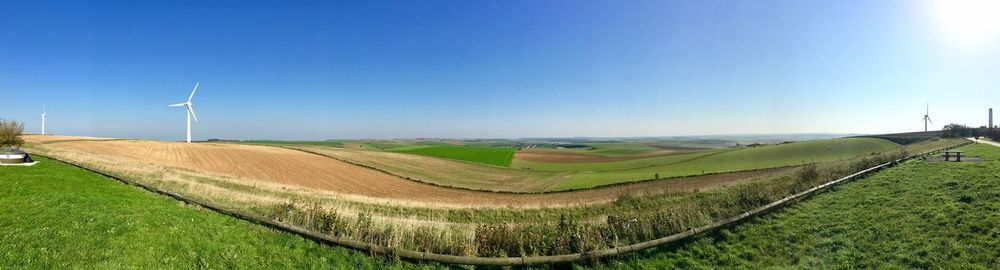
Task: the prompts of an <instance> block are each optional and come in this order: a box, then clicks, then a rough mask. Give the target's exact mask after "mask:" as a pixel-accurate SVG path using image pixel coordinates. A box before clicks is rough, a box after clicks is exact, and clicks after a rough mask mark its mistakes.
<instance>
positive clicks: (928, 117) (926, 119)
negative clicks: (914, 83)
mask: <svg viewBox="0 0 1000 270" xmlns="http://www.w3.org/2000/svg"><path fill="white" fill-rule="evenodd" d="M927 122H930V123H931V124H934V121H931V104H930V103H928V104H927V112H926V113H924V132H927Z"/></svg>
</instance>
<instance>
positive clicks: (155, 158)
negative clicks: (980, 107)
mask: <svg viewBox="0 0 1000 270" xmlns="http://www.w3.org/2000/svg"><path fill="white" fill-rule="evenodd" d="M26 139H27V140H29V141H35V142H39V140H36V138H34V137H29V138H26ZM47 145H49V146H51V147H58V148H60V149H64V150H70V151H79V152H85V153H90V154H97V155H102V156H107V157H112V158H114V159H125V160H131V161H138V162H144V163H151V164H156V165H160V166H165V167H174V168H182V169H188V170H193V171H201V172H207V173H212V174H219V175H225V176H233V177H237V178H246V179H254V180H259V181H267V182H274V183H281V184H291V185H297V186H302V187H308V188H314V189H320V190H327V191H333V192H338V193H343V194H348V195H361V196H366V197H373V198H381V199H390V200H400V201H409V202H423V203H431V204H436V203H440V204H449V205H467V206H545V205H566V204H589V203H597V202H606V201H611V200H614V199H616V198H618V197H620V196H621V195H622V194H624V193H653V194H655V193H664V192H669V191H684V190H694V189H701V190H704V189H706V188H710V187H713V186H719V185H722V184H725V183H730V182H736V181H747V180H749V179H754V178H761V177H769V176H774V175H778V174H781V173H786V172H788V171H789V170H790V169H774V170H761V171H752V172H741V173H732V174H722V175H708V176H699V177H688V178H680V179H670V180H663V181H653V182H643V183H636V184H630V185H625V186H613V187H607V188H599V189H591V190H582V191H574V192H562V193H552V194H510V193H493V192H480V191H471V190H463V189H454V188H447V187H441V186H435V185H430V184H424V183H419V182H415V181H410V180H407V179H403V178H399V177H396V176H393V175H390V174H386V173H382V172H379V171H375V170H371V169H367V168H363V167H359V166H355V165H351V164H348V163H344V162H341V161H338V160H336V159H333V158H329V157H324V156H320V155H316V154H310V153H305V152H301V151H296V150H290V149H284V148H277V147H268V146H252V145H238V144H213V143H193V144H188V143H175V142H161V141H138V140H111V141H100V140H92V141H64V142H51V143H48V144H47Z"/></svg>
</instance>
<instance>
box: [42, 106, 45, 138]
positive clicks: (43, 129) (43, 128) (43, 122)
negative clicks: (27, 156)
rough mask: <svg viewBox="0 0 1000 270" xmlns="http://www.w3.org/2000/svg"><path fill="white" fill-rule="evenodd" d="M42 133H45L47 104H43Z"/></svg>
mask: <svg viewBox="0 0 1000 270" xmlns="http://www.w3.org/2000/svg"><path fill="white" fill-rule="evenodd" d="M42 135H45V106H44V105H43V106H42Z"/></svg>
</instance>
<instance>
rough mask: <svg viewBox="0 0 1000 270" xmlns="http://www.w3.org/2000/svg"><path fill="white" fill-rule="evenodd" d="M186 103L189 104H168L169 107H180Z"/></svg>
mask: <svg viewBox="0 0 1000 270" xmlns="http://www.w3.org/2000/svg"><path fill="white" fill-rule="evenodd" d="M184 105H187V103H177V104H170V105H167V107H180V106H184Z"/></svg>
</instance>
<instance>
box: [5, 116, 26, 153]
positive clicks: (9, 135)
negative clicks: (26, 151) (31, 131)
mask: <svg viewBox="0 0 1000 270" xmlns="http://www.w3.org/2000/svg"><path fill="white" fill-rule="evenodd" d="M22 133H24V123H19V122H17V121H14V120H4V119H3V118H0V147H6V146H15V147H20V146H21V145H24V140H23V139H21V134H22Z"/></svg>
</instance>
